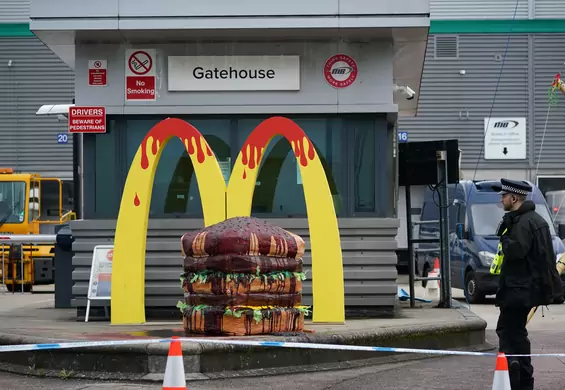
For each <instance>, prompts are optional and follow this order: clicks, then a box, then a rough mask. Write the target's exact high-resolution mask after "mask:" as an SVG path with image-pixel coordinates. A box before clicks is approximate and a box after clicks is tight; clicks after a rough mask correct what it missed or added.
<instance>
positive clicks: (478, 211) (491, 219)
mask: <svg viewBox="0 0 565 390" xmlns="http://www.w3.org/2000/svg"><path fill="white" fill-rule="evenodd" d="M536 212H537V213H538V214H539V215H541V216H542V217H543V219H545V221H546V222H547V224H548V225H549V230H550V232H551V235H552V236H555V235H557V234H556V233H555V227H554V226H553V222H552V221H551V217H550V216H549V212H548V211H547V207H546V206H545V205H544V204H541V203H536ZM471 213H472V214H471V215H472V216H473V230H474V231H475V234H476V235H478V236H493V235H496V229H498V224H499V223H500V221H502V217H503V216H504V214H505V213H506V211H504V209H503V208H502V204H500V203H475V204H474V205H472V206H471Z"/></svg>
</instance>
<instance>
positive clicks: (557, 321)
mask: <svg viewBox="0 0 565 390" xmlns="http://www.w3.org/2000/svg"><path fill="white" fill-rule="evenodd" d="M453 295H454V297H456V298H458V297H461V296H462V294H461V293H460V292H458V291H457V290H454V294H453ZM470 309H471V310H472V311H474V312H475V313H477V314H478V315H479V316H481V317H482V318H484V319H485V320H486V321H487V322H488V328H487V329H488V334H487V338H488V339H489V341H490V342H491V343H493V344H497V337H496V334H495V333H494V328H495V327H496V320H497V316H498V309H497V308H496V307H494V304H493V302H492V301H488V302H487V303H485V304H483V305H473V306H471V307H470ZM438 310H440V309H438ZM564 324H565V305H559V306H550V310H549V311H547V310H545V311H544V316H543V317H542V313H541V312H538V313H537V314H536V316H535V317H534V319H533V320H532V322H531V323H530V325H529V330H530V338H531V341H532V348H533V352H540V353H549V352H564V353H565V338H563V334H564V332H563V331H562V329H563V327H564ZM533 363H534V367H535V373H534V375H535V377H536V387H535V388H536V390H560V389H565V358H553V357H551V358H548V357H539V358H534V359H533ZM494 366H495V359H494V358H492V357H464V356H462V357H453V356H450V357H447V358H434V359H424V360H419V361H411V362H402V363H396V364H388V365H379V366H372V367H365V368H359V369H351V370H340V371H332V372H318V373H307V374H298V375H292V376H270V377H260V378H237V379H230V380H214V381H197V382H189V383H188V389H189V390H205V389H206V390H215V389H242V390H243V389H246V390H259V389H261V390H268V389H273V390H274V389H277V390H286V389H288V390H291V389H292V390H298V389H304V390H306V389H312V390H341V389H344V390H350V389H359V390H365V389H366V390H369V389H370V390H374V389H379V390H380V389H394V390H438V389H449V390H457V389H461V390H463V389H464V390H474V389H477V390H478V389H481V390H483V389H490V388H491V386H492V378H493V374H494ZM0 389H2V390H12V389H13V390H19V389H38V390H40V389H59V390H78V389H81V390H102V389H104V390H110V389H112V390H134V389H161V385H160V384H155V385H141V384H131V383H122V384H119V383H94V382H91V381H77V380H73V379H68V380H60V379H48V378H37V377H25V376H18V375H13V374H7V373H1V372H0Z"/></svg>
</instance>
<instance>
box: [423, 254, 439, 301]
mask: <svg viewBox="0 0 565 390" xmlns="http://www.w3.org/2000/svg"><path fill="white" fill-rule="evenodd" d="M439 273H440V269H439V259H438V258H437V257H436V260H435V263H434V269H433V270H432V271H431V272H429V273H428V277H430V278H437V277H439ZM435 282H436V281H435V280H430V281H428V287H427V289H426V295H427V297H428V298H430V299H439V298H440V287H441V286H440V282H439V280H438V281H437V283H435Z"/></svg>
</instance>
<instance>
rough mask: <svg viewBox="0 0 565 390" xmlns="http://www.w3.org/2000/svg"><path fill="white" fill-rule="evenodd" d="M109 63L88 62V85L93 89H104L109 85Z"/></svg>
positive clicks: (105, 61) (101, 61) (99, 61)
mask: <svg viewBox="0 0 565 390" xmlns="http://www.w3.org/2000/svg"><path fill="white" fill-rule="evenodd" d="M107 72H108V61H107V60H89V61H88V85H89V86H91V87H104V86H106V85H107V83H108V73H107Z"/></svg>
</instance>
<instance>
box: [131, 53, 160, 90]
mask: <svg viewBox="0 0 565 390" xmlns="http://www.w3.org/2000/svg"><path fill="white" fill-rule="evenodd" d="M156 54H157V53H156V50H155V49H128V50H126V101H148V100H150V101H154V100H156V91H155V76H156V72H155V58H156Z"/></svg>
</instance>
